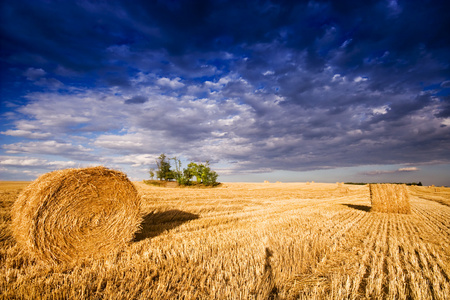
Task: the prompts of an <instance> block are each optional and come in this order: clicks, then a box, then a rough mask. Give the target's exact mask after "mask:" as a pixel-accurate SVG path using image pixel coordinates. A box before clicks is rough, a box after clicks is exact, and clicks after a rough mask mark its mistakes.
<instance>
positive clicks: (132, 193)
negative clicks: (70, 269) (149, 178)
mask: <svg viewBox="0 0 450 300" xmlns="http://www.w3.org/2000/svg"><path fill="white" fill-rule="evenodd" d="M140 201H141V200H140V197H139V195H138V193H137V190H136V188H135V187H134V185H133V184H132V183H131V182H130V181H129V180H128V178H127V176H126V175H125V174H123V173H121V172H119V171H114V170H110V169H107V168H104V167H91V168H81V169H66V170H59V171H54V172H50V173H47V174H44V175H42V176H40V177H39V178H38V179H37V180H36V181H34V182H33V183H31V184H30V185H29V186H28V187H27V188H26V189H24V190H23V192H22V193H21V194H20V195H19V197H18V198H17V200H16V202H15V203H14V205H13V207H12V211H11V217H12V227H11V228H12V232H13V236H14V237H15V239H16V241H17V242H18V243H19V244H20V245H21V246H22V247H23V248H24V249H26V250H28V251H29V252H30V253H31V254H33V255H34V256H35V257H36V258H38V259H42V260H44V261H53V262H61V261H65V262H68V261H72V260H75V259H79V258H85V257H96V256H98V255H101V254H104V253H109V252H112V251H114V250H117V249H120V248H121V247H122V246H123V245H125V244H126V243H127V242H129V241H131V240H132V239H133V237H134V234H135V232H136V231H137V229H138V228H139V226H140V223H141V215H140V206H141V202H140Z"/></svg>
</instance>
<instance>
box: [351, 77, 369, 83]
mask: <svg viewBox="0 0 450 300" xmlns="http://www.w3.org/2000/svg"><path fill="white" fill-rule="evenodd" d="M367 80H368V78H367V77H362V76H357V77H355V79H353V81H354V82H364V81H367Z"/></svg>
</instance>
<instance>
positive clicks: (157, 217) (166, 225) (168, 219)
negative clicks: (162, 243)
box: [133, 209, 199, 242]
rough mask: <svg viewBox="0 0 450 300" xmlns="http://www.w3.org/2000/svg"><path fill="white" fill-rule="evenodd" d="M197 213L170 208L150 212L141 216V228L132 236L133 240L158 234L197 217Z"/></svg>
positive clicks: (137, 240) (140, 239)
mask: <svg viewBox="0 0 450 300" xmlns="http://www.w3.org/2000/svg"><path fill="white" fill-rule="evenodd" d="M198 218H199V215H196V214H192V213H188V212H185V211H181V210H178V209H172V210H168V211H163V212H151V213H149V214H146V215H145V216H144V217H143V220H142V223H141V230H139V231H138V232H137V233H136V234H135V236H134V240H133V241H134V242H139V241H142V240H145V239H148V238H152V237H155V236H158V235H160V234H161V233H163V232H164V231H166V230H170V229H173V228H175V227H178V226H180V225H182V224H183V223H186V222H187V221H190V220H195V219H198Z"/></svg>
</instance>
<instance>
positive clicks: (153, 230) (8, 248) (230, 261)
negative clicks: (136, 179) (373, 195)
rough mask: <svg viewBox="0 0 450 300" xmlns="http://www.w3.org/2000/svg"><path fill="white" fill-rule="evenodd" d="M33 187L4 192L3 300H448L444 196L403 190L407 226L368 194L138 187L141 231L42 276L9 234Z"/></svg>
mask: <svg viewBox="0 0 450 300" xmlns="http://www.w3.org/2000/svg"><path fill="white" fill-rule="evenodd" d="M27 184H28V183H23V182H22V183H21V182H14V183H12V182H2V183H0V195H1V201H0V230H1V231H0V298H2V299H10V298H19V299H21V298H23V299H37V298H39V299H60V298H77V299H86V298H87V299H177V298H181V299H298V298H300V299H327V298H328V299H343V298H348V299H375V298H383V299H405V298H407V299H408V298H409V299H448V298H449V295H450V206H449V205H450V188H434V187H433V188H428V187H409V188H408V189H409V192H410V195H411V198H410V202H411V210H412V214H388V213H376V212H370V205H371V204H370V199H369V188H368V186H353V185H338V184H321V183H311V184H306V183H225V184H222V185H221V186H219V187H216V188H210V189H200V188H170V187H155V186H150V185H146V184H144V183H135V185H136V186H137V188H138V190H139V192H140V194H141V195H142V198H143V201H144V207H143V216H144V222H143V224H142V230H141V231H140V232H139V233H137V234H136V236H135V239H134V241H133V242H131V243H130V244H129V246H128V247H127V248H125V249H122V250H120V251H119V250H118V251H116V252H114V253H110V254H109V255H107V256H105V257H103V258H101V259H95V260H93V259H85V260H83V261H78V262H73V263H70V264H62V265H48V264H45V263H42V262H40V261H38V260H36V259H32V258H30V257H29V256H28V255H27V254H26V253H24V252H23V251H21V249H20V248H19V247H18V246H17V245H16V242H15V241H14V239H13V238H12V236H11V232H10V229H9V226H10V223H11V218H10V208H11V206H12V204H13V202H14V200H15V199H16V198H17V196H18V194H19V192H20V190H21V189H23V188H24V187H25V186H26V185H27Z"/></svg>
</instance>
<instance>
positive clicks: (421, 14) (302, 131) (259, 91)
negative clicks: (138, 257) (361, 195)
mask: <svg viewBox="0 0 450 300" xmlns="http://www.w3.org/2000/svg"><path fill="white" fill-rule="evenodd" d="M448 8H449V7H448V5H447V4H445V3H444V2H442V1H428V2H423V1H405V2H402V1H367V2H363V3H360V2H357V1H339V3H334V2H333V3H329V2H324V1H308V2H306V1H305V2H302V1H300V2H298V1H281V2H275V1H274V2H272V1H257V2H254V3H253V2H252V1H249V2H244V3H239V4H236V3H234V2H233V3H231V2H227V1H173V2H172V1H171V2H151V3H148V2H147V1H134V2H126V1H112V2H108V3H96V2H90V1H81V2H72V1H68V2H63V3H60V2H58V3H47V2H41V1H35V2H33V3H29V2H22V1H4V2H3V3H2V10H1V11H2V20H3V21H2V25H1V40H2V51H1V61H2V69H1V79H2V85H1V91H2V112H3V113H2V119H3V121H2V123H1V127H0V128H1V134H2V140H3V141H2V147H1V152H0V168H1V169H0V173H1V174H3V175H5V176H9V175H8V174H14V173H15V174H17V175H15V176H17V177H20V176H21V174H22V175H23V176H24V178H25V177H26V178H28V177H31V175H32V174H33V176H35V175H36V174H38V173H39V172H42V171H45V170H51V169H54V168H56V167H57V168H59V167H72V166H82V165H90V164H104V165H107V166H113V167H119V168H122V169H124V170H127V171H128V172H130V173H132V174H133V176H134V177H136V178H139V177H141V178H146V177H147V175H146V170H148V168H149V167H150V166H151V165H153V164H154V162H155V158H156V157H157V156H158V155H159V154H160V153H163V152H164V153H167V154H169V156H177V157H182V158H183V159H185V160H187V161H189V160H195V161H197V160H203V161H204V160H209V161H210V162H211V163H212V164H213V165H215V166H216V168H217V169H218V170H219V173H221V174H222V175H229V176H232V175H233V174H257V173H268V172H272V171H299V172H304V171H313V170H327V169H335V168H343V167H357V166H363V165H374V166H375V167H374V170H369V171H367V172H366V175H370V172H377V171H376V170H378V169H377V168H376V166H377V165H401V166H400V167H399V168H398V172H396V173H398V174H404V173H410V172H412V171H414V173H416V172H420V171H421V169H422V168H421V167H418V166H420V165H445V164H449V163H450V156H449V154H448V149H450V129H449V128H450V97H449V94H450V93H449V92H450V84H449V82H450V58H449V55H448V53H450V37H449V36H448V34H446V30H447V28H450V21H449V19H448V18H447V17H446V15H445V13H444V12H445V11H448ZM414 168H416V169H414ZM402 169H403V170H402ZM33 170H35V172H34V173H33ZM25 172H28V173H25ZM30 172H31V173H30ZM380 174H381V173H377V175H380ZM386 174H388V173H386ZM230 178H231V177H230ZM449 180H450V179H449Z"/></svg>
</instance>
